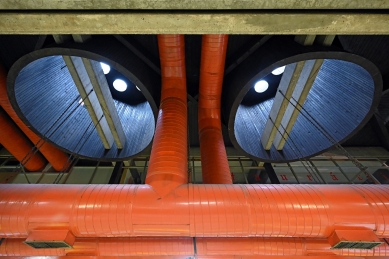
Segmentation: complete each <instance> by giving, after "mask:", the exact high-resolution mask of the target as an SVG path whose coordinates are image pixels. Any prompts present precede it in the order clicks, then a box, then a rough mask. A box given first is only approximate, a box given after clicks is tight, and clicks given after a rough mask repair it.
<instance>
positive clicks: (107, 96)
mask: <svg viewBox="0 0 389 259" xmlns="http://www.w3.org/2000/svg"><path fill="white" fill-rule="evenodd" d="M82 62H83V63H84V66H85V69H86V72H87V73H88V75H89V78H90V81H91V83H92V86H93V90H94V92H95V93H96V96H97V99H98V100H99V103H100V105H101V108H102V110H103V113H104V117H105V118H106V120H107V123H108V126H109V128H110V130H111V133H112V136H113V139H114V141H115V143H116V147H117V148H118V149H122V148H123V147H124V144H125V143H126V135H125V134H124V131H123V127H122V124H121V121H120V118H119V115H118V112H117V110H116V106H115V103H114V101H113V98H112V94H111V92H110V90H109V86H108V83H107V79H106V78H105V75H104V73H103V69H102V68H101V66H100V63H99V62H97V61H94V60H90V59H86V58H82Z"/></svg>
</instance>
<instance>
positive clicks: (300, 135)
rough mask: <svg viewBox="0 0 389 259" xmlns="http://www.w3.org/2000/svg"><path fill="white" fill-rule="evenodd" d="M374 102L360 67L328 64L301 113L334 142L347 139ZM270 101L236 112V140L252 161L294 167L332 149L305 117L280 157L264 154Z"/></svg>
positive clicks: (339, 62) (370, 85)
mask: <svg viewBox="0 0 389 259" xmlns="http://www.w3.org/2000/svg"><path fill="white" fill-rule="evenodd" d="M374 97H375V84H374V81H373V79H372V76H371V75H370V73H369V72H368V71H366V70H365V69H364V68H362V67H361V66H359V65H357V64H355V63H352V62H348V61H343V60H335V59H326V60H325V61H324V63H323V65H322V67H321V69H320V71H319V74H318V76H317V78H316V80H315V82H314V84H313V86H312V89H311V91H310V93H309V94H308V97H307V100H306V102H305V104H304V106H303V107H304V109H305V110H306V111H307V112H308V113H309V114H310V115H311V116H312V117H313V118H315V119H316V120H317V121H318V122H319V124H320V127H323V128H324V129H325V130H326V131H327V132H329V133H330V134H331V136H332V137H333V138H334V139H335V140H336V141H338V142H341V141H342V140H343V139H345V138H347V137H348V136H349V135H350V134H351V133H353V132H354V130H355V129H356V128H357V127H359V126H360V124H361V123H362V121H363V120H364V119H365V117H366V116H367V115H368V113H369V111H370V110H371V107H372V105H373V101H374ZM273 99H274V98H273ZM273 99H270V100H267V101H264V102H262V103H259V104H257V105H252V106H244V105H240V106H239V107H238V110H237V113H236V117H235V122H234V129H233V130H234V135H235V137H236V141H237V143H238V144H239V146H240V147H241V148H242V149H243V150H244V151H245V152H247V153H248V154H249V155H250V156H253V157H256V158H258V159H261V160H264V161H277V160H281V161H292V160H297V159H299V158H302V157H309V156H312V155H314V154H317V153H319V152H321V151H323V150H325V149H328V148H329V147H331V146H332V143H331V141H329V140H328V138H326V137H325V136H324V135H323V134H322V133H321V132H320V131H319V130H318V129H317V128H316V127H315V126H314V125H313V124H312V123H311V122H310V121H309V120H308V119H307V118H306V117H304V116H302V114H300V115H299V116H298V118H297V121H296V123H295V125H294V127H293V129H292V131H291V132H290V136H289V138H288V140H287V142H286V145H285V147H284V149H283V150H282V151H277V150H276V149H275V148H274V146H272V148H271V150H270V151H266V150H264V148H263V146H262V145H261V143H260V139H261V136H262V133H263V130H264V126H265V124H266V121H267V120H268V117H269V112H270V109H271V107H272V104H273Z"/></svg>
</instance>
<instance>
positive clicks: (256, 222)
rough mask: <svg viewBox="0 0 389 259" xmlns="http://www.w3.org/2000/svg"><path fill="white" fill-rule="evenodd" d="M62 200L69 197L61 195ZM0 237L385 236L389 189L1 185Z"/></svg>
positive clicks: (388, 229)
mask: <svg viewBox="0 0 389 259" xmlns="http://www.w3.org/2000/svg"><path fill="white" fill-rule="evenodd" d="M64 194H66V195H64ZM0 197H1V201H0V225H1V228H0V238H1V237H4V238H6V237H12V238H17V237H20V238H25V237H27V236H28V233H29V231H31V230H33V229H35V228H41V229H50V228H53V227H58V226H62V227H63V228H66V229H69V230H70V231H71V232H72V233H73V234H74V235H75V236H76V237H129V236H186V237H254V236H256V237H312V238H313V237H315V238H327V237H329V236H330V235H331V233H333V231H334V230H335V229H361V228H363V229H370V230H372V231H374V232H375V234H376V235H377V236H378V237H380V238H388V237H389V220H388V219H389V186H384V185H381V186H380V185H363V186H357V185H317V186H315V187H312V186H309V185H279V186H273V185H191V184H189V185H188V184H186V185H182V186H179V187H178V188H176V189H175V190H173V191H172V192H170V193H169V194H168V195H166V196H165V197H163V198H161V197H160V195H159V194H157V193H156V192H155V190H154V189H153V188H152V187H150V186H148V185H141V186H131V185H17V184H15V185H3V186H2V187H1V188H0Z"/></svg>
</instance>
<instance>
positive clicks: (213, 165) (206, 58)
mask: <svg viewBox="0 0 389 259" xmlns="http://www.w3.org/2000/svg"><path fill="white" fill-rule="evenodd" d="M227 43H228V36H227V35H204V36H203V41H202V48H201V67H200V94H199V118H198V120H199V136H200V151H201V168H202V175H203V183H204V184H232V178H231V173H230V167H229V165H228V160H227V153H226V148H225V145H224V141H223V135H222V125H221V111H220V107H221V93H222V85H223V77H224V64H225V61H226V52H227Z"/></svg>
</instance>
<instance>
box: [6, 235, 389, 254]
mask: <svg viewBox="0 0 389 259" xmlns="http://www.w3.org/2000/svg"><path fill="white" fill-rule="evenodd" d="M23 241H24V239H6V240H4V241H3V243H2V245H1V246H0V256H10V255H13V256H36V255H41V256H42V255H45V256H50V255H57V256H66V255H67V256H72V255H84V256H87V255H97V256H131V257H132V256H137V255H142V256H144V257H146V258H150V257H152V256H186V257H188V256H196V257H199V256H200V257H203V256H207V257H208V256H212V258H213V257H214V256H216V257H217V256H230V255H235V256H280V255H283V256H308V255H313V256H318V255H341V256H389V246H388V245H387V244H383V245H381V246H379V247H376V248H374V249H372V250H362V249H331V246H330V245H329V244H328V241H327V240H326V239H304V238H196V239H193V238H178V237H165V238H159V237H142V238H79V239H77V240H76V241H75V242H74V244H73V246H72V247H73V249H34V248H32V247H30V246H27V245H25V244H24V243H23Z"/></svg>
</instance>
